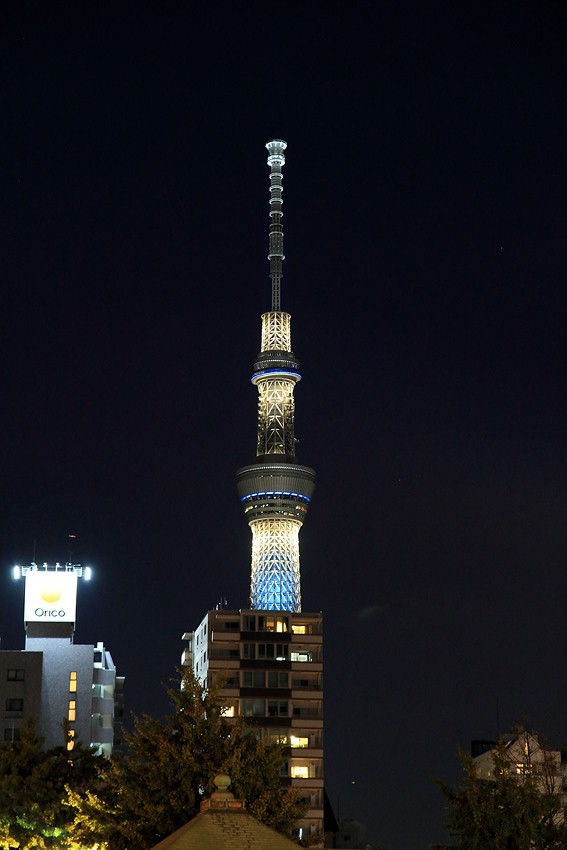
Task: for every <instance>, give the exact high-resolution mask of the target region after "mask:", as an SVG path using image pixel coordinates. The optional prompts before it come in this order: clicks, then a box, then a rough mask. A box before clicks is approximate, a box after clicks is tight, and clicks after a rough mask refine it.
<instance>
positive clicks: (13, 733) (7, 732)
mask: <svg viewBox="0 0 567 850" xmlns="http://www.w3.org/2000/svg"><path fill="white" fill-rule="evenodd" d="M4 740H5V741H19V740H20V730H19V729H14V727H10V728H9V729H4Z"/></svg>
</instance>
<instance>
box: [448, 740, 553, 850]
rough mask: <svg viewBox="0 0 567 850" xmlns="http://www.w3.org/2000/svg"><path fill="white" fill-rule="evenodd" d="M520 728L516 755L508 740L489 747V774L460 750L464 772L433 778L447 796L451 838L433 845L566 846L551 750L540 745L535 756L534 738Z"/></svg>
mask: <svg viewBox="0 0 567 850" xmlns="http://www.w3.org/2000/svg"><path fill="white" fill-rule="evenodd" d="M520 734H521V736H523V737H521V738H518V739H516V742H519V743H520V745H521V752H522V753H523V757H522V759H521V761H518V760H517V756H516V757H514V756H513V752H514V751H511V750H510V742H509V741H508V742H506V741H500V742H499V743H498V744H497V746H496V747H495V749H494V750H492V751H491V756H492V770H491V771H490V775H489V776H485V777H484V776H480V775H479V770H478V767H477V765H476V764H475V762H474V760H473V759H472V758H471V756H469V755H467V754H466V753H461V756H460V758H461V762H462V765H463V768H464V771H465V775H464V777H463V779H462V780H461V782H460V783H459V785H458V786H457V787H456V788H455V789H452V788H450V787H448V786H447V785H445V784H444V783H443V782H438V783H437V784H438V785H439V787H440V789H441V791H442V793H443V794H444V796H445V799H446V804H447V809H448V819H447V823H446V828H447V830H448V832H449V834H450V835H451V837H452V838H453V839H455V840H456V844H453V845H440V846H438V847H437V848H436V850H450V848H459V850H487V848H491V850H567V828H566V825H565V823H564V818H563V811H562V809H561V787H560V772H559V765H558V763H557V761H556V759H555V755H556V754H555V753H552V752H550V751H548V750H545V749H544V748H542V747H539V750H538V754H537V756H536V757H534V751H533V749H532V750H530V747H531V743H530V742H531V741H534V740H535V741H536V743H537V738H534V737H533V736H531V735H529V734H528V733H525V732H524V731H523V730H522V731H521V733H520Z"/></svg>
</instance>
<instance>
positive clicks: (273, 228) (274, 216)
mask: <svg viewBox="0 0 567 850" xmlns="http://www.w3.org/2000/svg"><path fill="white" fill-rule="evenodd" d="M266 148H267V149H268V153H269V156H268V165H269V166H270V246H269V254H268V260H269V261H270V277H271V279H272V310H273V311H274V310H275V311H279V310H281V279H282V277H283V272H282V261H283V260H285V254H284V252H283V226H282V218H283V211H282V207H283V199H282V192H283V186H282V181H283V174H282V168H283V166H284V165H285V156H284V151H285V149H286V148H287V144H286V143H285V142H283V141H282V140H281V139H274V140H273V141H271V142H268V143H267V144H266Z"/></svg>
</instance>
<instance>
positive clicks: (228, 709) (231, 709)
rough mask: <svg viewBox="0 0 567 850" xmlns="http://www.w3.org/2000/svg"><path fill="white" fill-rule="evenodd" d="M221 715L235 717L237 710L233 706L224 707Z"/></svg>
mask: <svg viewBox="0 0 567 850" xmlns="http://www.w3.org/2000/svg"><path fill="white" fill-rule="evenodd" d="M221 714H222V716H223V717H235V716H236V708H235V707H234V706H233V705H223V706H222V708H221Z"/></svg>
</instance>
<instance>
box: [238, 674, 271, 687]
mask: <svg viewBox="0 0 567 850" xmlns="http://www.w3.org/2000/svg"><path fill="white" fill-rule="evenodd" d="M242 687H243V688H265V687H266V674H265V673H264V671H263V670H245V671H244V672H243V674H242Z"/></svg>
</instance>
